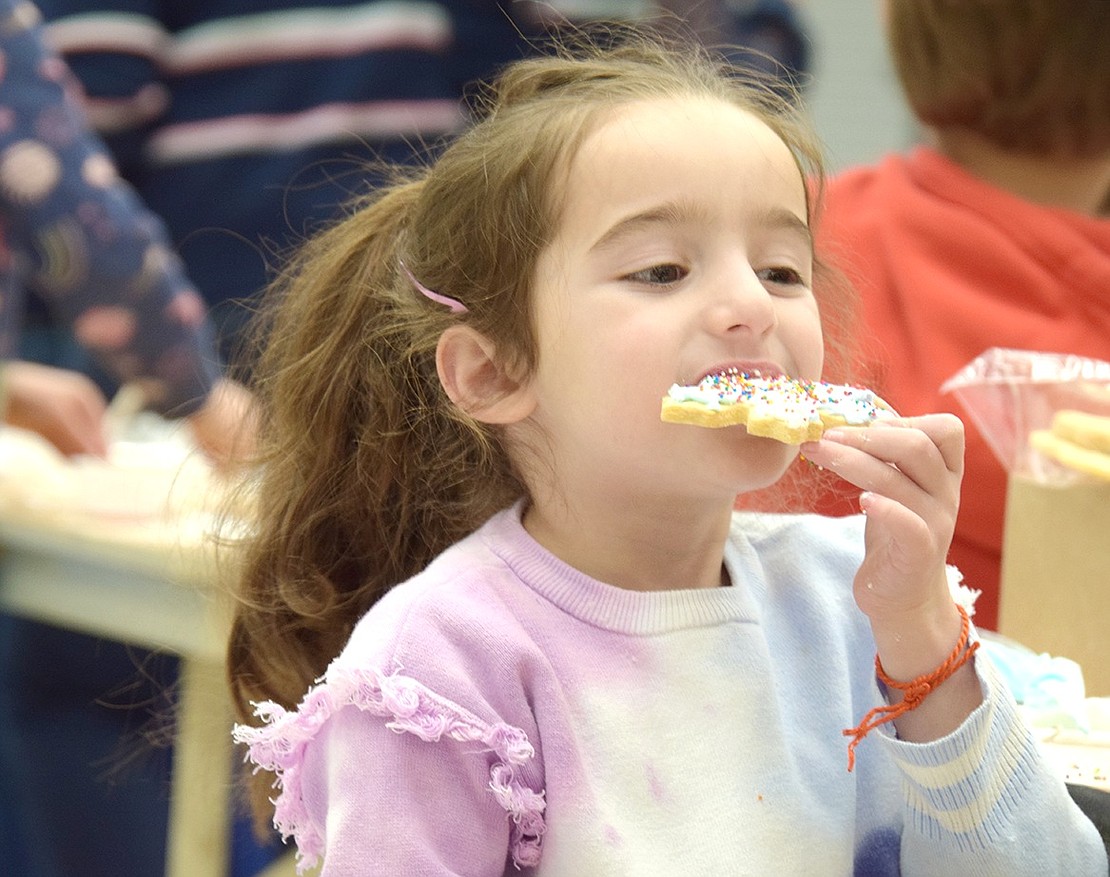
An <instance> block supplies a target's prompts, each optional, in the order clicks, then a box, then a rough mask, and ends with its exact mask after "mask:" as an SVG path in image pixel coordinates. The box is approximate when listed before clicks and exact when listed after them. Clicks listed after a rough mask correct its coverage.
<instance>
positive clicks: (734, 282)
mask: <svg viewBox="0 0 1110 877" xmlns="http://www.w3.org/2000/svg"><path fill="white" fill-rule="evenodd" d="M709 314H710V321H711V323H712V329H713V331H715V332H719V333H723V334H730V335H731V334H737V333H745V332H746V333H749V334H751V335H753V336H754V337H757V338H758V337H762V336H764V335H765V334H766V333H768V332H769V331H770V330H771V329H773V328H774V326H775V323H776V319H777V317H776V314H775V305H774V299H773V297H772V296H771V294H770V293H769V292H768V291H767V288H766V287H765V286H764V285H763V282H762V281H761V280H760V279H759V276H758V275H757V274H756V273H755V270H754V269H753V268H752V267H751V266H750V265H748V264H747V262H744V263H743V264H742V265H738V266H737V267H736V269H735V270H730V271H728V272H727V273H722V275H721V277H720V278H719V279H718V280H716V281H714V287H713V291H712V303H711V306H710V308H709Z"/></svg>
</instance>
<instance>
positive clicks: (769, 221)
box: [755, 207, 813, 250]
mask: <svg viewBox="0 0 1110 877" xmlns="http://www.w3.org/2000/svg"><path fill="white" fill-rule="evenodd" d="M755 221H756V222H760V223H762V224H763V225H765V226H768V227H770V228H772V229H774V230H776V231H787V232H791V233H793V234H796V235H797V236H798V237H800V238H801V239H802V241H803V243H805V245H806V246H807V247H808V248H809V249H810V250H812V249H813V232H812V231H811V230H810V228H809V223H808V222H806V221H805V220H804V219H803V218H802V217H800V216H798V214H797V213H794V212H793V211H790V210H787V209H786V208H785V207H771V208H768V209H767V210H764V211H762V212H761V213H759V214H758V215H757V216H756V217H755Z"/></svg>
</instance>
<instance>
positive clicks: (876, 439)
mask: <svg viewBox="0 0 1110 877" xmlns="http://www.w3.org/2000/svg"><path fill="white" fill-rule="evenodd" d="M963 446H964V438H963V424H962V423H961V422H960V420H959V418H957V417H955V416H953V415H947V414H939V415H928V416H927V417H919V418H908V419H905V420H897V421H883V422H881V425H880V424H875V425H873V426H870V427H859V428H837V429H832V430H829V431H828V432H827V433H826V434H825V437H824V438H823V439H822V440H821V441H820V442H813V443H809V444H806V445H803V446H802V453H803V454H804V455H805V456H806V457H807V458H808V459H809V460H811V461H812V462H814V463H816V464H817V465H819V466H824V467H826V468H828V469H832V470H833V471H834V472H836V473H837V474H838V475H840V476H841V477H842V478H844V479H845V480H847V481H850V482H851V483H852V484H854V485H856V486H857V487H859V488H860V489H862V490H869V491H873V492H875V493H879V494H882V495H884V496H890V497H891V498H893V499H900V500H902V501H906V502H911V501H912V499H913V495H914V493H915V492H916V491H918V490H920V491H924V492H925V493H927V494H930V495H935V494H944V493H946V492H947V490H946V488H948V487H949V486H951V487H954V488H956V489H958V487H959V482H960V479H961V477H962V475H963Z"/></svg>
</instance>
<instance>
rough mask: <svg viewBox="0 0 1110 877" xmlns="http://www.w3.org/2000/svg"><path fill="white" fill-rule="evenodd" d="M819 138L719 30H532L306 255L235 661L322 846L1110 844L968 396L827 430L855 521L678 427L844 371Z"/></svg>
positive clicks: (261, 736) (329, 871) (761, 458)
mask: <svg viewBox="0 0 1110 877" xmlns="http://www.w3.org/2000/svg"><path fill="white" fill-rule="evenodd" d="M572 55H573V56H572ZM814 155H815V150H814V149H813V147H812V142H811V140H810V139H809V138H808V135H807V134H806V133H805V132H804V129H803V128H802V127H800V126H799V123H798V122H797V121H796V120H795V119H794V118H793V117H792V116H791V115H790V111H789V109H788V108H787V107H786V106H784V105H781V104H779V103H778V102H776V101H775V100H774V99H773V98H772V97H770V96H768V95H765V94H763V93H762V92H760V91H758V90H757V89H755V88H753V87H752V86H751V85H750V84H745V82H744V81H743V80H742V78H738V77H736V76H731V75H729V74H728V73H727V72H726V71H723V70H720V69H718V68H717V67H716V66H715V65H714V64H713V63H712V62H711V61H710V60H709V59H707V58H704V57H702V56H701V55H699V54H698V53H697V52H696V51H695V50H693V49H689V48H686V49H683V50H678V51H668V50H665V49H663V48H660V47H658V46H656V45H654V44H652V43H650V42H647V41H632V42H630V43H629V44H627V45H623V46H621V47H618V48H611V49H609V50H606V51H601V50H598V51H590V50H583V51H582V52H581V53H578V54H573V53H563V54H562V55H560V56H558V57H548V58H540V59H533V60H527V61H523V62H520V63H517V64H516V65H514V66H512V67H510V68H509V69H508V70H507V71H505V73H504V74H503V76H502V77H501V78H500V80H499V81H498V82H497V83H496V85H495V87H494V88H493V89H492V91H491V92H490V94H489V102H488V107H487V108H486V112H485V114H484V117H483V118H482V119H481V121H479V122H477V123H476V124H475V126H474V127H473V128H472V129H471V130H470V131H469V132H468V133H467V134H465V135H463V136H462V137H461V138H460V139H459V140H457V141H456V142H455V143H454V144H453V145H451V146H450V147H449V148H448V149H447V150H446V151H445V152H444V154H443V155H442V157H441V158H440V159H439V160H438V161H437V162H436V163H435V165H434V166H433V167H431V168H430V169H428V170H427V171H426V172H423V173H419V174H416V175H415V176H414V177H412V178H411V179H408V180H404V181H400V182H398V183H397V184H396V185H395V186H393V187H391V188H389V189H388V190H386V191H384V192H381V193H380V194H379V195H377V196H376V197H373V198H371V199H370V201H369V203H367V204H366V205H364V206H362V207H361V208H360V209H358V210H357V211H356V212H354V213H353V214H352V215H351V216H349V217H348V218H347V219H345V220H344V221H342V222H340V223H339V224H338V225H336V226H335V227H334V228H332V229H331V230H329V231H327V232H326V233H324V234H322V235H320V236H319V237H317V238H316V239H315V240H313V241H312V242H311V243H310V244H309V246H308V247H307V249H306V251H305V252H304V254H303V255H302V256H301V257H300V259H299V261H298V262H297V263H296V264H295V265H294V266H293V267H292V269H291V270H290V271H289V273H288V274H287V276H286V277H285V279H284V282H283V283H282V285H281V288H280V289H279V290H278V292H279V293H280V295H279V298H278V307H277V311H276V314H275V316H274V319H273V321H272V325H271V326H269V327H268V330H269V346H268V348H267V350H266V353H265V362H264V363H263V372H262V384H261V391H262V397H263V399H264V400H265V405H266V415H265V434H266V437H267V441H268V445H267V446H266V449H265V450H266V451H267V452H268V455H267V456H266V458H265V465H264V467H263V468H262V470H261V471H262V477H261V482H260V484H259V485H258V492H259V495H258V498H257V499H258V507H259V511H260V518H259V520H258V526H257V530H256V532H255V533H254V535H253V537H252V539H251V541H250V542H249V544H248V545H247V546H245V550H246V556H245V571H244V573H243V577H242V594H241V597H242V600H241V605H240V608H239V610H238V614H237V617H236V619H235V625H234V631H233V634H232V640H231V644H230V672H231V679H232V685H233V690H234V693H235V696H236V699H237V702H238V704H239V707H240V710H241V715H242V718H243V720H244V722H246V723H251V722H253V723H254V724H255V726H253V727H252V726H251V725H250V724H244V725H241V726H239V727H238V729H237V731H236V736H237V739H238V740H239V741H240V742H243V743H246V744H248V745H249V757H250V759H251V760H252V761H253V762H254V764H255V765H256V766H257V768H258V769H260V770H262V771H267V772H268V771H272V772H273V773H275V774H276V775H277V781H276V786H277V792H276V800H275V804H274V807H275V810H276V813H275V816H274V819H275V823H276V824H277V826H278V828H279V829H280V830H281V831H282V832H283V833H285V834H286V835H291V836H292V837H294V839H295V840H296V843H297V846H298V848H299V854H300V856H301V861H302V864H303V865H304V866H306V867H307V866H311V865H312V864H313V863H314V862H316V861H317V860H318V858H320V857H322V859H323V865H322V868H323V870H322V873H323V874H324V875H329V877H332V875H356V874H358V875H364V874H414V875H447V874H466V875H500V874H506V873H515V870H514V869H519V870H523V871H525V872H527V873H534V874H543V875H575V877H581V875H606V877H613V875H635V877H643V875H653V874H659V875H668V877H673V875H682V874H690V875H701V874H760V875H762V874H772V873H775V874H822V875H826V874H850V873H856V874H878V875H886V874H890V875H893V874H898V873H906V874H930V875H938V874H1007V875H1019V874H1036V875H1039V877H1040V875H1045V874H1069V875H1072V874H1105V873H1106V858H1105V853H1104V851H1103V849H1102V846H1101V843H1100V841H1099V838H1098V836H1097V834H1096V832H1095V830H1094V828H1093V826H1092V825H1091V824H1090V823H1089V822H1087V821H1086V819H1085V818H1084V817H1083V816H1082V815H1081V814H1080V812H1079V811H1078V809H1077V808H1075V807H1074V806H1073V805H1072V803H1071V802H1070V800H1069V798H1068V795H1067V792H1066V789H1065V786H1064V784H1063V782H1062V781H1061V780H1060V779H1058V778H1057V777H1056V776H1054V774H1053V772H1052V771H1051V770H1050V769H1049V768H1048V767H1047V766H1046V765H1045V763H1044V762H1043V761H1042V759H1041V757H1040V755H1039V754H1038V750H1037V747H1036V745H1035V743H1034V741H1033V740H1032V739H1031V738H1030V736H1029V734H1028V733H1027V732H1026V731H1025V730H1024V728H1023V726H1022V724H1021V722H1020V721H1019V718H1018V716H1017V714H1016V711H1015V706H1014V704H1013V702H1012V701H1011V700H1010V699H1009V697H1008V695H1007V693H1006V691H1005V689H1004V687H1003V685H1002V684H1001V683H1000V682H999V680H998V677H997V676H995V675H994V674H993V673H992V672H991V670H990V668H989V666H988V665H987V662H986V661H985V660H984V659H981V658H978V657H973V656H972V652H973V651H974V646H975V643H974V637H973V636H971V637H969V635H968V629H967V620H966V615H965V614H963V613H962V610H960V609H959V608H958V607H957V606H956V604H955V603H954V602H953V600H952V597H951V589H950V585H949V582H948V580H947V576H946V567H945V553H946V551H947V549H948V543H949V540H950V538H951V536H952V527H953V520H954V518H955V515H956V507H957V504H958V496H959V486H960V474H961V467H962V463H961V455H962V447H963V433H962V428H961V426H960V423H959V421H958V420H957V419H956V418H954V417H951V416H948V415H926V416H922V417H908V418H904V419H898V420H895V421H892V422H890V423H889V425H886V426H882V427H879V426H875V427H871V428H870V429H863V428H844V429H839V430H835V431H834V432H832V433H829V434H827V435H826V437H825V438H824V439H823V440H822V441H820V442H815V443H811V444H808V445H806V446H803V448H802V450H803V451H804V453H805V455H806V456H807V457H809V459H810V460H812V461H813V462H814V463H815V464H817V465H820V466H823V467H825V468H827V469H832V470H835V471H836V472H837V473H839V474H840V475H841V476H842V477H844V478H845V479H847V480H848V481H850V482H851V483H853V484H855V485H857V486H858V487H859V488H861V489H862V490H864V497H863V501H862V502H863V507H864V508H865V509H866V512H867V514H866V517H859V518H849V519H825V518H818V517H814V516H805V515H798V516H785V515H784V516H772V515H758V514H753V513H746V514H735V515H734V513H733V511H732V509H733V503H734V500H735V497H736V495H737V494H738V493H739V492H743V491H749V490H754V489H758V488H763V487H765V486H767V485H768V484H770V483H772V482H774V481H775V480H776V479H778V478H779V477H780V476H781V475H782V474H783V472H784V471H785V470H786V468H787V466H788V464H789V463H790V462H791V460H792V459H793V458H794V456H795V455H796V453H797V449H796V448H793V447H790V446H787V445H785V444H780V443H779V442H776V441H774V440H771V439H765V438H758V437H754V436H750V435H748V434H747V432H746V431H745V430H744V429H743V428H739V427H737V428H729V429H701V428H697V427H691V426H684V425H676V424H671V423H663V422H661V421H660V417H659V408H660V399H661V397H662V395H663V393H664V392H665V391H666V390H667V388H668V387H669V386H670V385H671V384H673V383H676V382H678V383H693V382H696V381H697V380H698V379H699V378H701V377H703V376H705V375H709V374H714V373H718V372H722V371H724V370H726V369H729V368H738V369H741V370H746V371H755V370H758V371H760V372H762V373H763V374H765V375H766V374H780V373H783V374H788V375H792V376H796V377H799V378H805V379H815V378H817V377H818V376H819V375H820V374H821V370H822V359H823V346H822V330H821V320H820V317H819V315H818V306H817V301H816V299H815V296H814V292H813V286H814V277H815V274H816V273H817V269H816V267H815V260H814V257H813V253H812V246H811V236H810V223H811V220H812V213H813V207H812V203H811V202H810V199H809V195H808V194H807V188H806V186H805V185H804V183H803V180H804V179H805V175H806V174H808V173H810V172H811V169H812V168H811V163H812V161H813V159H814ZM876 652H877V654H878V659H879V663H878V664H877V663H876ZM336 654H338V657H335V655H336ZM877 670H878V672H879V673H880V674H882V675H880V677H879V678H880V679H885V680H887V682H885V683H884V685H882V686H880V684H878V683H877V681H876V672H877ZM314 680H316V684H315V685H314V686H313V687H311V688H309V686H310V685H312V683H313V681H314ZM899 680H917V681H918V682H919V683H927V685H926V684H918V685H917V686H915V687H913V688H911V689H910V690H908V691H907V692H906V693H905V700H902V695H903V690H902V689H901V688H899V687H897V686H899V685H902V684H903V683H902V682H900V681H899ZM306 689H308V693H307V694H305V690H306ZM884 696H885V698H886V700H889V701H890V702H891V703H892V704H898V706H899V708H893V707H891V708H888V711H881V712H873V713H871V714H870V715H869V716H868V717H867V720H866V721H863V722H861V718H863V717H864V716H865V714H868V711H869V710H872V708H875V707H880V708H881V707H882V706H883V705H884V704H885V702H886V701H885V700H884ZM254 703H257V708H256V709H254V713H253V715H254V718H252V717H251V713H252V704H254ZM298 704H299V705H298ZM891 716H894V722H893V724H890V723H887V722H885V721H884V720H885V719H887V718H890V717H891ZM876 724H878V725H879V727H878V729H877V730H874V731H873V732H872V733H871V734H870V735H869V736H866V737H865V734H866V732H867V731H868V730H869V729H870V728H871V727H872V726H874V725H876ZM857 725H858V726H859V727H858V728H856V729H855V730H854V731H852V732H851V739H850V740H848V739H846V738H845V736H844V731H845V729H850V728H853V726H857ZM856 743H859V746H858V748H856ZM849 747H851V749H850V753H851V756H852V757H853V759H854V762H855V766H854V770H849V769H848V766H847V764H846V761H847V760H848V758H849V752H847V751H846V749H849ZM257 779H258V780H259V784H258V786H257V788H256V792H258V799H259V800H260V801H261V802H262V807H263V808H266V807H267V806H268V805H266V803H265V799H266V797H267V796H268V795H274V794H275V793H274V791H273V789H272V788H271V786H272V785H273V784H274V783H273V777H270V776H269V775H268V774H267V773H262V774H260V776H259V777H257Z"/></svg>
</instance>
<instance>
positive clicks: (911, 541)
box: [802, 414, 982, 742]
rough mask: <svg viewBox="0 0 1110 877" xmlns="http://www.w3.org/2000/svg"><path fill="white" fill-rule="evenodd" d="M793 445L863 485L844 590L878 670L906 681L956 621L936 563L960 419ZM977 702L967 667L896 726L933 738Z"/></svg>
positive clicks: (905, 422) (909, 734) (960, 437)
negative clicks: (860, 530)
mask: <svg viewBox="0 0 1110 877" xmlns="http://www.w3.org/2000/svg"><path fill="white" fill-rule="evenodd" d="M802 452H803V453H804V454H805V455H806V457H808V458H809V459H810V460H811V461H813V462H814V463H816V464H817V465H819V466H823V467H825V468H826V469H831V470H832V471H834V472H836V473H837V474H839V475H840V476H841V477H842V478H844V479H846V480H847V481H849V482H851V483H852V484H854V485H856V486H857V487H859V488H861V489H862V490H863V491H864V493H863V495H862V496H861V497H860V506H861V508H862V509H863V511H864V513H865V514H866V515H867V524H866V527H865V530H864V541H865V554H864V559H863V563H861V564H860V568H859V571H858V572H857V573H856V578H855V582H854V585H853V587H854V593H855V598H856V603H857V605H858V606H859V607H860V609H861V610H862V611H863V612H864V613H866V614H867V616H868V617H869V618H870V619H871V630H872V632H873V633H874V636H875V644H876V647H877V649H878V654H879V659H880V661H881V662H882V666H883V669H884V670H885V672H886V673H887V675H888V676H890V677H891V678H892V679H895V680H899V681H906V682H908V681H910V680H912V679H916V678H917V677H919V676H922V675H925V674H930V673H932V672H934V671H935V670H936V669H937V668H938V667H939V666H940V665H941V664H942V663H943V662H945V661H946V660H947V659H948V658H949V657H950V655H951V654H952V650H953V647H954V646H955V645H956V643H957V642H958V641H959V638H960V629H961V624H962V619H961V618H960V615H959V611H958V610H957V609H956V605H955V603H954V602H953V600H952V595H951V592H950V590H949V586H948V579H947V575H946V573H945V566H946V559H947V556H948V548H949V545H950V544H951V542H952V533H953V530H954V529H955V526H956V513H957V511H958V510H959V505H960V481H961V479H962V478H963V453H964V429H963V424H962V423H961V422H960V420H959V418H957V417H955V416H954V415H951V414H929V415H925V416H923V417H906V418H898V419H894V420H884V421H880V422H878V423H876V424H873V425H872V426H870V427H855V428H847V427H845V428H839V429H833V430H830V431H829V432H826V433H825V436H824V438H822V440H821V441H818V442H812V443H808V444H805V445H803V446H802ZM895 699H898V698H897V697H895ZM981 701H982V692H981V691H980V689H979V685H978V681H977V679H976V677H975V674H974V671H973V669H972V667H971V665H970V664H967V665H964V666H963V667H961V668H960V669H959V670H957V671H956V673H955V674H954V675H953V676H952V677H951V678H949V679H948V680H946V681H945V682H944V683H943V684H942V685H940V686H939V687H937V688H936V689H934V690H933V691H932V692H931V693H930V694H929V696H928V697H927V698H926V699H925V700H924V701H923V702H922V703H921V705H920V707H919V708H917V709H914V710H913V711H911V712H908V713H905V714H904V715H902V716H901V717H900V718H898V719H897V720H896V721H895V725H896V726H897V728H898V733H899V736H901V737H902V738H903V739H906V740H913V741H917V742H923V741H927V740H935V739H938V738H939V737H940V736H943V735H944V734H947V733H949V732H950V731H952V730H953V729H955V728H956V727H957V726H958V725H959V724H960V722H962V721H963V720H964V719H965V718H966V717H967V716H968V714H969V713H970V712H971V711H972V710H973V709H974V708H975V707H976V706H977V705H978V704H979V703H980V702H981Z"/></svg>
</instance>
